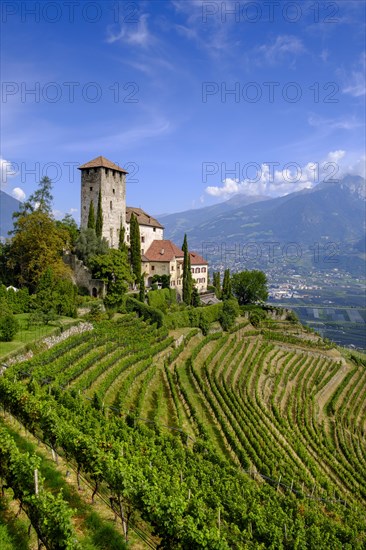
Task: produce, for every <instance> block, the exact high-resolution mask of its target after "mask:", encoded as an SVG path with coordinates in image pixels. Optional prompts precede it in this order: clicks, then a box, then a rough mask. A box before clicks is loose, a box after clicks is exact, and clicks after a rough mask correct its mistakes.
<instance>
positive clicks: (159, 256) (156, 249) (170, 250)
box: [145, 240, 184, 262]
mask: <svg viewBox="0 0 366 550" xmlns="http://www.w3.org/2000/svg"><path fill="white" fill-rule="evenodd" d="M183 256H184V253H183V250H181V249H180V248H178V247H177V246H176V245H175V244H174V243H172V241H166V240H161V241H160V240H155V241H153V242H152V243H151V245H150V246H149V248H148V250H147V251H146V252H145V257H146V258H147V260H148V261H149V262H170V261H172V260H174V258H183Z"/></svg>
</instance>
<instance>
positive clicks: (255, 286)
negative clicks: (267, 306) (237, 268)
mask: <svg viewBox="0 0 366 550" xmlns="http://www.w3.org/2000/svg"><path fill="white" fill-rule="evenodd" d="M232 288H233V293H234V295H235V296H236V298H237V299H238V302H239V304H240V305H245V304H255V303H257V302H264V301H265V300H267V298H268V290H267V277H266V275H265V273H263V271H259V270H256V269H254V270H253V271H241V272H239V273H234V275H233V276H232Z"/></svg>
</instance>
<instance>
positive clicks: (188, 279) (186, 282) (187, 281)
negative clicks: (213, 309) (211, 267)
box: [182, 234, 193, 306]
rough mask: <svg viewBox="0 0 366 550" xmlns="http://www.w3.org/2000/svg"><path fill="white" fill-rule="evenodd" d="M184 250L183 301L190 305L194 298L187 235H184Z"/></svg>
mask: <svg viewBox="0 0 366 550" xmlns="http://www.w3.org/2000/svg"><path fill="white" fill-rule="evenodd" d="M182 250H183V252H184V259H183V296H182V298H183V302H184V303H185V304H187V305H188V306H189V305H190V304H191V299H192V289H193V282H192V272H191V258H190V255H189V250H188V241H187V235H186V234H185V235H184V240H183V245H182Z"/></svg>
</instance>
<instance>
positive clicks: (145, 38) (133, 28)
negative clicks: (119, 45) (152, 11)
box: [107, 13, 153, 48]
mask: <svg viewBox="0 0 366 550" xmlns="http://www.w3.org/2000/svg"><path fill="white" fill-rule="evenodd" d="M148 17H149V16H148V14H146V13H145V14H143V15H141V17H140V18H139V21H138V22H137V23H129V24H128V25H126V23H122V25H121V29H120V31H119V32H117V33H114V32H113V31H112V30H111V29H109V31H108V38H107V42H109V43H110V44H113V43H114V42H124V43H126V44H130V45H132V46H140V47H143V48H145V47H147V46H149V45H150V44H151V43H152V42H153V36H152V34H151V33H150V31H149V29H148V26H147V19H148Z"/></svg>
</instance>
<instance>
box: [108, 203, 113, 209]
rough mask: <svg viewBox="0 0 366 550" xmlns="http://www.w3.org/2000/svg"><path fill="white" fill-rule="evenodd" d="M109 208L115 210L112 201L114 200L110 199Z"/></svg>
mask: <svg viewBox="0 0 366 550" xmlns="http://www.w3.org/2000/svg"><path fill="white" fill-rule="evenodd" d="M109 208H110V209H111V210H113V202H112V201H110V203H109Z"/></svg>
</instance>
